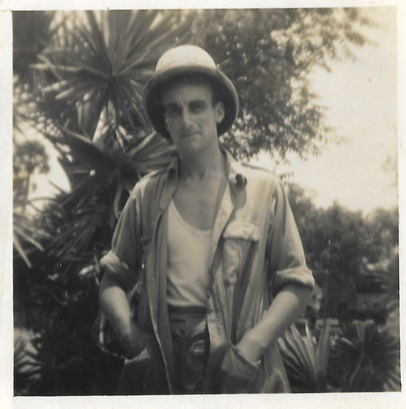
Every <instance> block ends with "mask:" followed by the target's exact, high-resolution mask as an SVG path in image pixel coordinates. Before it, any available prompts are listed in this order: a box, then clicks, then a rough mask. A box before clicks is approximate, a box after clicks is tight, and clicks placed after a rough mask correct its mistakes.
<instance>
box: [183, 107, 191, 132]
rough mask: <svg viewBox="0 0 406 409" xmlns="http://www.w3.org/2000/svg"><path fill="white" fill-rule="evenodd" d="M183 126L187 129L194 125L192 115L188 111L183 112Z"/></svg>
mask: <svg viewBox="0 0 406 409" xmlns="http://www.w3.org/2000/svg"><path fill="white" fill-rule="evenodd" d="M181 119H182V126H183V127H185V128H187V127H188V126H189V125H190V124H191V123H192V115H191V113H190V112H189V110H188V109H184V110H183V111H182V117H181Z"/></svg>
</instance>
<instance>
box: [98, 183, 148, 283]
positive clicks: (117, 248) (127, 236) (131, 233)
mask: <svg viewBox="0 0 406 409" xmlns="http://www.w3.org/2000/svg"><path fill="white" fill-rule="evenodd" d="M136 196H137V195H136V190H135V189H134V191H133V192H132V193H131V195H130V197H129V199H128V201H127V203H126V205H125V207H124V209H123V212H122V214H121V216H120V218H119V221H118V223H117V226H116V229H115V231H114V234H113V239H112V245H111V250H110V251H109V252H108V253H107V255H106V256H104V257H103V258H102V259H101V261H100V264H101V265H102V267H104V268H105V270H106V274H108V275H109V276H111V277H112V278H113V279H115V280H116V281H117V282H119V283H120V284H121V285H122V287H123V288H124V289H125V290H126V291H129V290H131V289H132V288H133V287H134V285H135V283H136V282H137V278H138V273H139V270H140V268H141V260H142V246H141V242H140V237H141V222H140V216H139V211H138V205H137V197H136Z"/></svg>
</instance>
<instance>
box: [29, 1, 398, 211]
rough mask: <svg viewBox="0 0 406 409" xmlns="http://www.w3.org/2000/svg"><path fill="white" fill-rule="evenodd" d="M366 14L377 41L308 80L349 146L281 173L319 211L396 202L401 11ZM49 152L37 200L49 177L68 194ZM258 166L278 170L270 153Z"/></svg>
mask: <svg viewBox="0 0 406 409" xmlns="http://www.w3.org/2000/svg"><path fill="white" fill-rule="evenodd" d="M368 12H369V13H370V16H371V17H372V18H374V19H376V21H378V22H379V24H380V26H379V27H377V28H374V29H365V31H364V32H365V34H366V35H367V37H368V38H369V39H370V40H371V41H372V42H373V43H372V44H368V45H365V46H363V47H361V48H355V49H354V51H355V54H356V60H355V61H342V62H335V63H333V64H332V65H331V72H326V71H324V70H321V69H318V70H316V71H315V72H313V73H312V77H311V78H312V80H311V86H312V89H313V90H314V91H315V93H316V94H317V95H318V96H319V100H318V103H320V104H321V105H324V106H326V107H327V111H326V116H327V118H326V120H327V124H328V125H331V126H333V127H335V128H336V130H337V134H338V135H340V136H342V137H343V138H344V142H341V143H340V144H338V145H337V144H329V145H327V146H325V147H323V149H322V153H321V155H320V156H319V157H310V158H309V159H308V160H307V161H303V160H301V159H300V158H298V156H297V155H295V154H290V155H289V156H288V159H289V161H290V163H291V166H288V167H282V168H279V169H278V171H280V172H285V171H286V172H292V173H293V178H292V180H293V181H294V182H296V183H298V184H299V185H301V186H302V187H303V188H305V189H306V191H307V192H308V193H309V195H311V196H312V198H313V201H314V202H315V204H316V206H318V207H328V206H330V205H331V204H333V202H335V201H337V202H338V203H340V204H341V205H343V206H345V207H347V208H349V209H350V210H354V211H358V210H362V211H363V212H364V213H369V212H370V211H371V210H373V209H375V208H377V207H383V208H388V209H389V208H393V207H395V206H396V205H397V200H398V198H397V181H396V170H393V171H384V169H383V167H384V163H385V162H386V161H387V160H388V158H389V160H390V161H391V162H392V163H396V162H395V161H396V158H397V131H396V128H397V100H396V98H397V93H396V91H397V41H396V9H395V8H394V7H379V8H370V9H368ZM48 152H49V155H50V165H51V168H52V171H51V172H50V173H49V174H48V175H47V177H42V178H41V179H40V180H39V181H38V183H37V190H36V191H35V192H33V194H32V197H33V198H34V197H43V196H49V195H51V194H52V192H55V191H56V190H55V189H54V188H52V187H51V186H50V185H49V184H48V183H47V179H49V180H52V181H53V182H54V183H55V184H57V185H58V186H60V187H61V188H63V189H65V190H66V189H69V184H68V181H67V178H66V176H65V175H64V173H63V171H62V169H61V168H60V167H59V165H58V162H57V156H56V153H55V152H53V150H52V149H49V150H48ZM257 162H258V163H259V164H260V165H261V166H265V167H270V168H271V169H273V168H274V165H273V163H272V160H271V159H270V158H269V155H267V154H261V155H260V157H259V158H258V161H257Z"/></svg>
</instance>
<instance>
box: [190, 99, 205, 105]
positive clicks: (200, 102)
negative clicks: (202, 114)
mask: <svg viewBox="0 0 406 409" xmlns="http://www.w3.org/2000/svg"><path fill="white" fill-rule="evenodd" d="M196 103H199V104H205V103H206V101H205V100H204V99H199V98H196V99H193V100H192V101H189V104H196Z"/></svg>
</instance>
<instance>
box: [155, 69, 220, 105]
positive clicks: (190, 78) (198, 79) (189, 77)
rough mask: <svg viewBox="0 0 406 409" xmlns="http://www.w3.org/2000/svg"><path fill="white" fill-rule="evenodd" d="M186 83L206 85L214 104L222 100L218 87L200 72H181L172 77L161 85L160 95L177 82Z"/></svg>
mask: <svg viewBox="0 0 406 409" xmlns="http://www.w3.org/2000/svg"><path fill="white" fill-rule="evenodd" d="M181 82H182V83H188V84H194V85H208V86H209V87H210V89H211V94H212V104H213V106H215V105H216V104H217V103H218V102H222V100H223V95H222V93H221V92H220V91H219V89H218V87H216V86H215V83H214V81H213V80H212V79H211V78H210V77H207V76H205V75H202V74H195V73H192V74H183V75H181V76H180V75H179V76H175V77H172V78H171V79H169V80H168V81H167V82H166V83H165V84H163V85H162V87H161V90H160V95H161V97H162V95H163V93H164V92H166V91H168V90H170V89H172V88H173V87H174V86H175V85H177V84H179V83H181Z"/></svg>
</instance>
